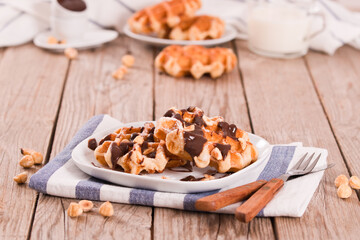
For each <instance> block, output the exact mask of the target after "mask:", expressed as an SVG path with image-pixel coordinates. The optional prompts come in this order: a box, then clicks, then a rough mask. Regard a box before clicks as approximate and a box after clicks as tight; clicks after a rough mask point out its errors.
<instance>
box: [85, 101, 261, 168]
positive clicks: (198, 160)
mask: <svg viewBox="0 0 360 240" xmlns="http://www.w3.org/2000/svg"><path fill="white" fill-rule="evenodd" d="M90 142H93V143H94V142H95V143H96V140H95V139H90V140H89V143H90ZM89 148H90V149H94V148H92V147H91V145H89ZM94 156H95V158H96V160H97V161H98V162H99V163H100V164H102V165H103V166H106V167H109V168H111V169H121V170H123V171H124V172H126V173H131V174H140V173H141V172H147V173H156V172H163V171H164V170H165V169H166V168H176V167H181V166H184V167H186V166H189V165H190V164H191V163H192V164H194V165H195V166H197V167H199V168H205V167H208V166H210V167H213V168H215V169H216V170H217V172H219V173H225V172H236V171H238V170H240V169H243V168H244V167H246V166H248V165H249V164H251V163H253V162H255V161H256V160H257V150H256V148H255V147H254V146H253V145H252V144H251V142H250V140H249V136H248V134H247V133H246V132H244V131H242V130H241V129H239V128H237V127H236V126H235V125H234V124H228V123H227V122H225V121H224V119H223V118H222V117H219V116H216V117H211V118H210V117H207V116H206V115H205V114H204V112H203V111H202V110H201V109H200V108H197V107H189V108H187V109H181V110H180V109H176V108H170V109H169V110H168V111H167V112H166V113H165V114H164V116H163V117H161V118H159V119H158V121H157V122H156V127H155V126H154V124H153V123H150V122H148V123H145V124H144V126H143V127H123V128H119V129H118V130H116V131H114V132H113V133H110V134H108V135H106V136H105V137H104V138H102V139H101V140H100V141H99V145H98V146H97V147H96V148H95V151H94Z"/></svg>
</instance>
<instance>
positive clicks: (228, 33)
mask: <svg viewBox="0 0 360 240" xmlns="http://www.w3.org/2000/svg"><path fill="white" fill-rule="evenodd" d="M123 31H124V33H125V34H126V35H127V36H128V37H131V38H133V39H136V40H139V41H142V42H145V43H148V44H151V45H155V46H168V45H201V46H214V45H219V44H222V43H226V42H229V41H231V40H233V39H235V38H236V34H237V32H236V30H235V29H234V28H233V27H231V26H230V25H228V26H226V27H225V32H224V34H223V36H222V37H221V38H217V39H208V40H199V41H190V40H171V39H164V38H158V37H155V36H151V35H144V34H138V33H134V32H132V31H131V30H130V28H129V26H128V25H125V27H124V29H123Z"/></svg>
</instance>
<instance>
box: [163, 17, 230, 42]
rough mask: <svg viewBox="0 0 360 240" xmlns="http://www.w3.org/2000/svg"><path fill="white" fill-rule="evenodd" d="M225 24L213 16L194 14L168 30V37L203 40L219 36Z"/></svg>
mask: <svg viewBox="0 0 360 240" xmlns="http://www.w3.org/2000/svg"><path fill="white" fill-rule="evenodd" d="M224 28H225V24H224V22H223V21H222V20H221V19H220V18H218V17H213V16H207V15H202V16H195V17H192V18H188V19H185V20H183V21H181V22H180V23H179V24H178V25H176V26H175V27H173V28H172V29H171V30H170V33H169V37H168V38H170V39H173V40H192V41H196V40H205V39H215V38H220V37H221V36H222V35H223V33H224Z"/></svg>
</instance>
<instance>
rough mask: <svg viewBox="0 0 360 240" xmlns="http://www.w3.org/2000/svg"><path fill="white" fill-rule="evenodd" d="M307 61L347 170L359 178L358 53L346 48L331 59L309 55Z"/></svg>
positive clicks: (359, 70)
mask: <svg viewBox="0 0 360 240" xmlns="http://www.w3.org/2000/svg"><path fill="white" fill-rule="evenodd" d="M306 61H307V65H308V68H309V70H310V73H311V75H312V78H313V81H314V84H315V86H316V89H317V91H318V94H319V97H320V100H321V102H322V104H323V106H324V110H325V112H326V114H327V116H328V118H329V121H330V124H331V126H332V128H333V131H334V134H335V136H336V138H337V141H338V143H339V145H340V147H341V150H342V153H343V155H344V157H345V160H346V162H347V165H348V167H349V170H350V172H351V173H352V174H354V175H359V174H360V164H359V159H360V151H359V146H360V139H359V135H360V81H359V79H360V69H359V67H358V65H359V62H360V52H359V51H356V50H354V49H353V48H351V47H348V46H346V47H342V48H341V49H339V50H338V51H337V52H336V54H335V55H334V56H327V55H324V54H319V53H315V52H311V53H310V54H308V56H307V57H306ZM338 173H339V174H340V173H341V172H338Z"/></svg>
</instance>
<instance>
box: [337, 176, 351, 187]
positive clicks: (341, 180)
mask: <svg viewBox="0 0 360 240" xmlns="http://www.w3.org/2000/svg"><path fill="white" fill-rule="evenodd" d="M348 183H349V180H348V178H347V177H346V176H345V175H344V174H341V175H339V176H337V177H336V179H335V187H340V185H342V184H348Z"/></svg>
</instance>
